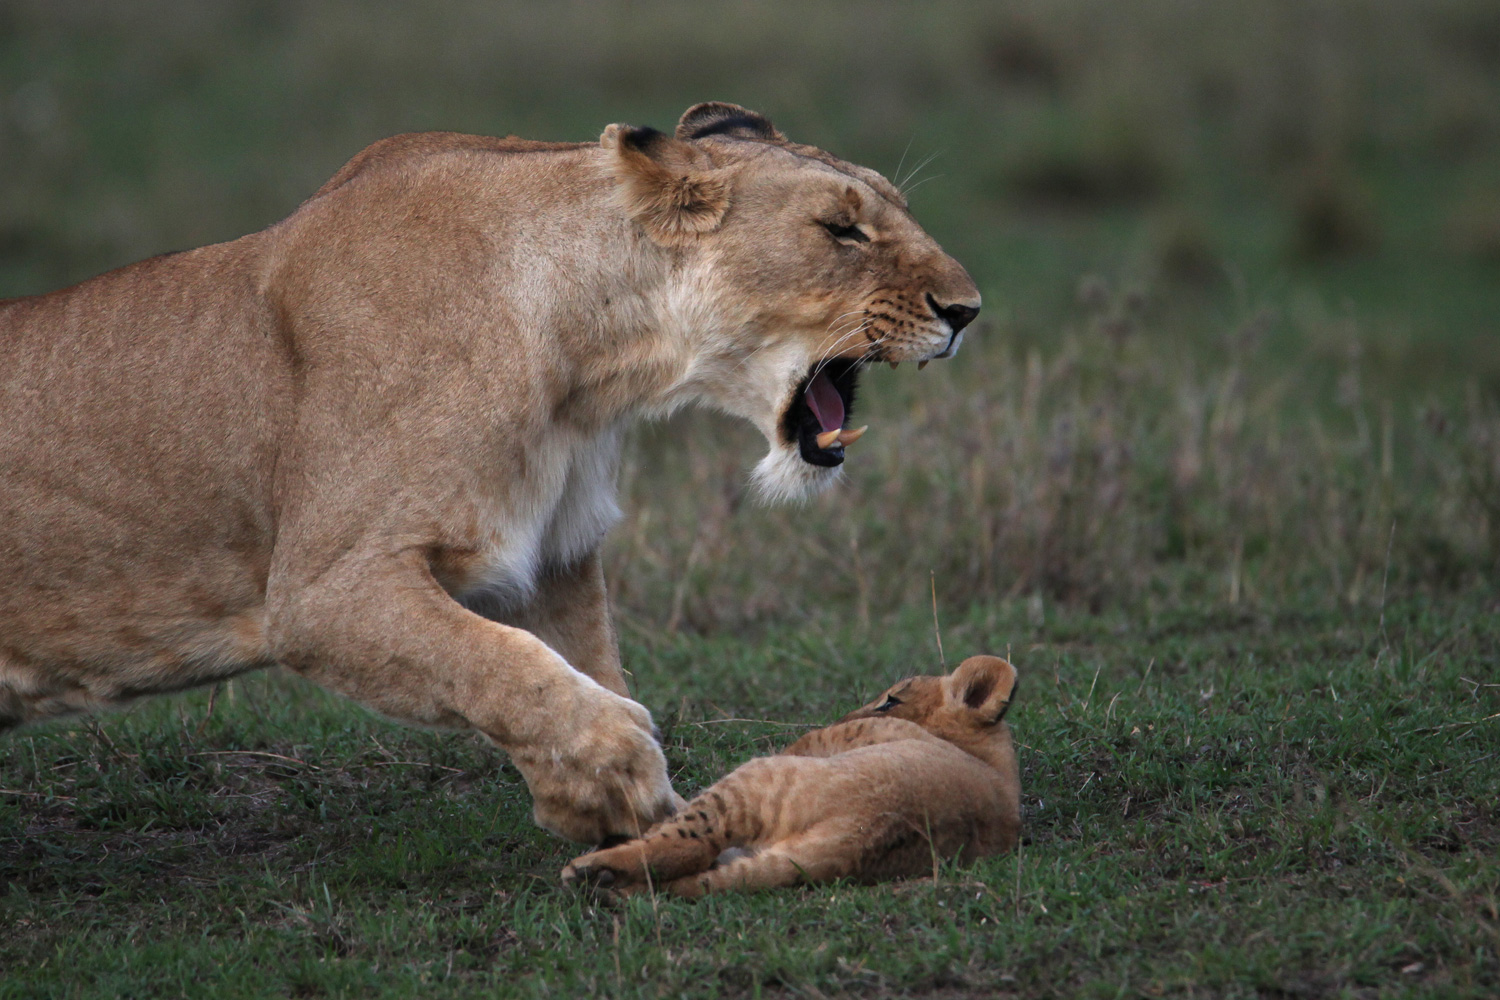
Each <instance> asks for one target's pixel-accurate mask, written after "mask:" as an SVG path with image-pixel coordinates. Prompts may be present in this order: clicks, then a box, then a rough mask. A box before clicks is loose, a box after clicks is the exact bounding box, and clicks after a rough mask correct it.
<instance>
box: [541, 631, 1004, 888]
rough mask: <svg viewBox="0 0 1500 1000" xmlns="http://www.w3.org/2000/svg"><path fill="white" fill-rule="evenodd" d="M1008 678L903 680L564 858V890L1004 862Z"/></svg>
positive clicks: (966, 674)
mask: <svg viewBox="0 0 1500 1000" xmlns="http://www.w3.org/2000/svg"><path fill="white" fill-rule="evenodd" d="M1015 678H1016V675H1015V670H1014V669H1013V668H1012V667H1011V665H1010V664H1009V663H1006V662H1005V661H1004V660H1001V659H999V658H997V657H971V658H970V659H968V660H965V661H964V663H963V664H961V665H960V666H959V668H958V669H957V670H955V671H954V672H953V673H952V674H950V675H948V676H945V677H913V678H910V679H908V680H905V681H902V682H901V683H900V684H897V685H896V686H895V687H893V688H891V689H890V690H889V691H887V692H886V693H885V694H884V695H882V696H881V697H880V698H878V699H876V700H875V701H874V702H871V703H870V704H869V705H867V706H865V707H864V708H861V709H859V710H857V711H855V712H853V713H851V714H850V715H849V716H846V717H845V718H844V719H842V720H840V721H839V722H836V723H834V724H833V725H831V726H828V727H826V728H824V729H819V730H815V731H813V732H811V733H808V734H806V735H805V736H803V737H802V738H801V739H799V740H797V741H796V742H795V743H793V744H792V745H791V746H789V747H787V748H786V749H785V750H784V751H782V752H781V753H780V754H778V755H777V756H774V757H761V758H757V759H755V760H752V761H750V762H748V763H747V764H745V765H743V766H741V767H740V768H738V769H736V770H735V771H734V772H733V773H731V774H730V775H728V776H727V777H725V778H724V779H723V780H722V781H720V782H718V783H717V784H715V785H714V786H713V787H711V788H709V789H708V790H707V791H705V792H703V793H702V794H701V795H699V796H698V797H697V798H695V799H693V800H692V801H691V802H689V803H688V806H687V808H686V809H685V810H684V811H683V812H682V813H681V814H680V815H678V816H677V817H675V818H673V819H671V820H667V821H665V822H663V823H660V824H658V825H657V826H655V827H653V828H652V829H651V830H649V831H647V832H646V834H645V835H644V836H643V837H642V838H640V839H639V840H634V841H629V842H627V843H623V844H619V845H616V846H613V847H610V848H607V849H605V850H601V851H596V852H594V853H592V854H586V855H584V856H582V857H579V858H576V859H574V861H573V862H572V863H571V864H570V865H569V866H568V867H567V868H565V869H564V871H563V878H564V880H565V881H569V882H579V881H592V882H596V883H601V884H605V885H608V886H612V887H615V888H618V889H620V890H623V891H627V892H628V891H633V890H635V889H639V888H644V887H645V886H647V885H648V884H655V885H659V886H663V887H665V888H666V889H667V890H668V891H670V892H673V893H676V894H679V895H689V896H692V895H698V894H700V893H703V892H710V891H716V890H724V889H753V888H766V887H771V886H778V885H791V884H794V883H796V882H821V881H828V880H831V879H836V878H845V877H852V878H857V879H860V880H865V881H869V880H875V879H882V878H893V877H900V876H909V875H917V874H922V873H924V872H930V871H932V869H933V866H934V865H935V863H936V862H937V860H939V859H944V858H954V859H959V860H963V861H969V860H973V859H975V858H979V857H983V856H986V855H990V854H997V853H1001V852H1004V851H1008V850H1010V849H1012V848H1013V847H1014V846H1015V843H1016V839H1017V837H1018V835H1019V832H1020V775H1019V769H1018V767H1017V764H1016V758H1015V750H1014V747H1013V745H1012V742H1011V738H1010V732H1009V728H1008V727H1007V726H1006V724H1005V723H1004V722H1003V721H1001V720H1002V718H1003V716H1004V714H1005V711H1006V709H1007V708H1008V707H1009V704H1010V700H1011V696H1012V693H1013V691H1014V688H1015Z"/></svg>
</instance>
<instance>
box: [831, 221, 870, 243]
mask: <svg viewBox="0 0 1500 1000" xmlns="http://www.w3.org/2000/svg"><path fill="white" fill-rule="evenodd" d="M823 228H824V229H826V230H828V235H830V236H832V237H833V238H834V239H836V240H838V241H839V242H840V243H868V242H870V237H868V236H866V235H865V231H864V230H863V229H861V228H859V227H858V226H846V225H843V224H842V223H838V222H825V223H823Z"/></svg>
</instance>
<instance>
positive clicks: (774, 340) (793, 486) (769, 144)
mask: <svg viewBox="0 0 1500 1000" xmlns="http://www.w3.org/2000/svg"><path fill="white" fill-rule="evenodd" d="M600 142H601V144H602V145H603V146H604V147H605V148H606V149H608V150H611V151H612V152H613V153H614V158H613V160H612V161H611V166H612V169H613V171H614V173H615V177H616V180H617V193H618V202H619V204H620V206H621V207H622V208H623V209H624V211H625V212H627V213H628V214H629V215H630V216H631V217H632V218H633V219H634V220H635V221H636V222H637V223H639V224H640V226H641V227H642V228H643V229H644V230H645V232H646V234H647V235H648V236H649V237H650V238H651V239H652V240H653V241H655V242H656V243H658V244H660V245H662V246H664V247H668V248H672V252H674V253H677V254H679V259H680V266H681V268H682V271H683V273H684V275H685V277H684V285H683V287H684V288H686V289H689V291H688V292H687V294H685V295H684V296H683V297H684V299H686V298H689V297H690V298H691V299H692V306H691V308H688V307H687V306H686V304H685V305H684V307H683V308H682V309H681V310H679V316H678V319H677V322H678V323H679V324H680V325H681V326H683V327H684V329H682V330H681V331H678V333H677V335H678V336H679V337H680V339H682V340H683V341H685V342H691V345H692V347H691V353H692V358H693V361H692V364H691V365H690V366H689V370H688V371H687V373H686V375H685V377H684V378H683V380H682V384H681V386H680V387H679V396H680V397H687V396H692V397H695V398H699V399H702V400H704V401H706V402H709V403H710V404H712V405H715V406H717V407H719V408H720V409H722V410H725V411H726V412H729V413H732V414H735V415H737V416H741V417H743V418H745V419H747V420H749V421H751V422H752V423H754V424H755V425H756V426H757V427H758V428H759V429H760V430H761V432H762V433H763V434H764V435H765V437H766V440H767V441H768V442H769V444H770V452H769V453H768V454H767V455H766V457H765V458H764V459H762V460H761V462H760V464H759V465H758V466H757V467H756V473H755V481H756V483H757V484H758V486H759V487H760V490H761V492H762V494H763V495H765V496H766V497H768V498H792V497H798V496H803V495H807V494H809V493H811V492H813V491H815V490H817V489H819V488H821V487H823V486H826V485H827V484H828V483H830V482H831V481H832V479H833V478H834V477H835V476H836V475H837V468H838V466H840V465H841V464H843V461H844V449H845V447H846V446H847V445H849V444H852V443H853V442H854V440H855V439H857V438H858V437H859V435H860V434H861V433H862V431H863V428H858V429H855V428H853V427H851V424H850V415H851V411H852V409H853V405H854V399H855V389H856V386H857V384H858V382H859V375H860V372H861V370H862V369H863V367H864V366H865V365H866V364H869V363H871V362H879V361H886V362H890V363H892V364H895V363H898V362H901V361H916V362H919V363H925V362H927V361H930V360H933V359H935V358H946V357H950V356H952V355H953V353H954V352H956V351H957V350H958V346H959V343H960V342H961V341H962V339H963V330H964V327H965V326H967V325H968V324H969V323H970V322H971V321H972V320H973V319H974V317H975V316H976V315H977V314H978V312H979V291H978V289H977V288H975V286H974V282H973V281H972V280H971V279H970V277H969V275H968V273H967V272H966V271H965V270H964V269H963V267H962V266H960V265H959V263H958V262H957V261H955V260H954V259H953V258H952V257H949V256H948V255H947V254H946V253H944V252H943V250H942V248H941V247H939V246H938V245H937V243H936V242H934V241H933V239H932V238H931V237H930V236H928V235H927V233H925V232H924V231H923V230H922V228H921V227H920V226H919V225H917V223H916V221H915V220H914V219H913V218H912V217H911V214H910V213H909V212H908V211H907V205H906V199H905V198H904V197H903V196H902V194H901V192H900V191H898V190H897V189H896V187H895V186H894V185H893V184H891V183H890V181H888V180H886V179H885V178H884V177H882V176H881V175H880V174H878V173H876V172H875V171H873V170H870V169H867V168H865V167H861V166H856V165H855V164H852V163H847V162H845V161H843V160H840V159H838V158H837V157H834V156H831V155H830V154H828V153H825V152H824V151H822V150H820V149H816V148H814V147H812V146H803V145H800V144H798V143H794V142H791V141H789V140H788V139H787V138H786V137H785V136H783V135H782V134H781V133H780V132H778V131H777V130H776V128H775V127H774V126H772V124H771V123H770V122H769V121H768V120H766V119H765V118H764V117H762V116H761V115H759V114H757V113H755V112H753V111H748V110H746V109H745V108H741V107H738V106H736V105H733V104H722V103H717V102H714V103H708V104H699V105H696V106H694V107H692V108H689V109H688V110H687V112H686V113H685V114H684V115H683V116H682V120H681V121H679V122H678V123H677V130H676V134H675V135H671V136H669V135H666V134H664V133H661V132H658V131H656V130H654V129H649V128H635V127H632V126H628V125H611V126H610V127H609V128H608V129H606V130H605V132H604V135H603V136H602V137H601V140H600Z"/></svg>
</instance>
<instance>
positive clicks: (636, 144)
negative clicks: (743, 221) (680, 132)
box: [599, 125, 729, 245]
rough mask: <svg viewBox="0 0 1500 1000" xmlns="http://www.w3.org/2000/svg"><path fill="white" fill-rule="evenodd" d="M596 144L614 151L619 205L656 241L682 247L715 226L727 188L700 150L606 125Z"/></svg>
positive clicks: (652, 133)
mask: <svg viewBox="0 0 1500 1000" xmlns="http://www.w3.org/2000/svg"><path fill="white" fill-rule="evenodd" d="M599 145H601V146H603V147H604V148H605V149H609V150H613V151H614V153H615V157H614V162H613V168H614V172H615V177H616V178H617V179H618V180H619V192H620V198H621V204H622V205H623V206H624V209H625V211H626V213H627V214H629V215H630V217H631V218H632V219H634V220H635V221H637V222H639V223H640V224H641V225H642V226H644V227H645V228H646V232H647V233H648V234H650V236H651V238H652V239H654V240H656V241H657V242H658V243H664V244H667V245H681V244H683V243H689V242H691V241H692V239H693V237H695V236H697V235H698V234H699V233H707V232H711V231H713V230H714V229H716V228H718V225H719V222H720V220H722V219H723V218H724V212H725V211H726V210H727V209H728V208H729V184H728V182H727V181H726V180H725V179H724V178H723V177H722V176H720V175H717V174H715V173H714V171H713V169H712V166H713V165H712V163H711V162H710V161H709V159H708V156H707V155H706V154H705V153H703V152H702V151H701V150H696V149H694V148H693V147H692V146H689V145H688V144H687V143H685V142H683V141H681V140H680V139H674V138H672V137H671V136H669V135H666V134H665V133H662V132H658V131H657V130H656V129H654V128H636V127H634V126H632V125H611V126H609V127H608V128H606V129H605V130H604V134H603V135H601V136H600V137H599Z"/></svg>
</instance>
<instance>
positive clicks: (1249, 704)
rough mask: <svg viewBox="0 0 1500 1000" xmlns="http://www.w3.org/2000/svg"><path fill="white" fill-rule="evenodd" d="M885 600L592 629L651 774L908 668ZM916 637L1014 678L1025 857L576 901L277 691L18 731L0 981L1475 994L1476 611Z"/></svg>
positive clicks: (520, 789)
mask: <svg viewBox="0 0 1500 1000" xmlns="http://www.w3.org/2000/svg"><path fill="white" fill-rule="evenodd" d="M921 611H922V613H916V612H913V613H910V614H907V615H903V616H899V617H898V618H897V619H895V620H893V621H891V622H889V623H888V624H886V625H884V626H881V627H879V628H876V629H874V630H873V631H870V632H865V631H859V630H853V629H849V628H848V627H847V626H843V625H840V624H838V623H836V622H833V621H823V622H820V623H817V624H816V625H809V626H807V627H804V628H801V629H797V630H793V631H790V632H785V633H780V634H772V635H767V636H765V637H763V638H762V639H761V640H759V641H757V642H756V643H754V644H748V643H743V642H727V641H723V640H715V639H711V638H688V637H675V638H673V637H662V636H658V637H655V638H650V639H642V638H639V637H638V638H636V639H635V640H633V641H627V644H626V654H627V662H628V664H629V666H630V668H631V669H632V671H633V672H634V674H635V678H636V684H637V686H638V690H639V691H640V693H641V696H642V697H643V698H644V699H645V700H646V702H647V703H648V704H650V705H651V706H652V707H653V708H654V709H655V710H656V712H657V714H658V717H659V718H660V719H661V720H662V721H663V723H664V728H665V729H666V732H667V743H668V755H669V759H670V761H671V766H672V768H673V772H674V776H675V780H676V782H677V784H678V786H679V787H680V788H683V789H684V790H689V789H692V788H696V787H701V786H702V785H704V784H706V783H708V782H710V781H712V780H714V779H715V778H716V777H717V776H719V775H721V774H722V773H724V771H725V770H727V769H728V768H730V767H732V766H734V765H736V764H737V763H739V762H741V761H743V760H745V759H747V758H748V757H750V756H753V755H755V754H758V753H763V752H766V751H768V750H769V749H771V748H773V747H775V746H777V745H780V744H783V743H785V742H787V741H789V740H790V739H791V738H792V735H793V734H794V733H795V732H797V731H799V730H798V729H796V728H789V727H786V726H782V725H778V724H777V722H783V721H786V722H802V721H807V722H821V721H824V720H827V719H828V718H830V717H831V716H833V715H835V714H837V713H839V712H841V711H842V710H844V709H847V708H848V707H850V706H851V705H853V704H855V703H857V702H858V701H859V700H860V699H861V698H862V697H864V696H866V695H869V694H871V693H872V692H873V691H875V690H876V689H878V688H879V687H880V686H881V685H883V684H884V683H886V682H887V681H888V680H890V679H892V678H894V677H896V676H899V675H901V674H904V673H907V672H911V671H931V670H935V669H937V667H938V664H937V662H936V659H937V657H936V651H935V645H934V642H933V637H932V632H931V622H930V618H926V617H924V615H925V614H926V613H927V612H926V609H921ZM627 634H636V635H637V636H639V633H632V632H631V631H630V630H627ZM943 640H944V647H945V650H946V652H947V655H948V657H949V659H950V661H951V660H953V659H956V658H958V657H959V656H962V655H964V654H966V653H968V652H972V651H976V650H984V649H987V650H1000V651H1004V650H1006V649H1007V648H1009V650H1010V652H1011V655H1012V656H1013V657H1014V659H1015V661H1016V662H1017V663H1018V664H1019V665H1020V669H1021V670H1022V676H1023V680H1022V685H1023V686H1022V688H1021V698H1020V701H1019V702H1018V704H1017V707H1016V708H1015V710H1014V713H1013V716H1012V723H1013V726H1014V729H1015V732H1016V734H1017V738H1018V740H1019V741H1020V743H1021V744H1022V747H1023V749H1022V751H1021V755H1022V756H1021V760H1022V770H1023V785H1024V802H1025V844H1024V846H1023V848H1022V850H1021V852H1020V853H1019V854H1018V855H1016V856H1013V857H1003V858H994V859H990V860H987V861H984V862H981V863H980V864H977V865H975V866H973V867H972V868H968V869H957V868H945V869H943V870H942V871H941V872H940V874H939V877H938V878H937V879H936V880H935V881H934V880H931V879H924V880H918V881H913V882H908V883H898V884H892V885H886V886H878V887H856V886H849V885H835V886H830V887H825V888H815V889H799V890H790V891H784V892H777V893H767V894H761V895H756V896H748V897H744V896H741V897H732V898H720V899H711V900H708V901H705V902H700V903H696V904H694V903H686V902H682V901H674V900H668V899H636V900H631V901H628V902H627V903H624V904H618V905H616V904H607V903H601V902H597V901H594V900H591V899H589V898H587V897H584V896H582V895H578V894H575V893H573V892H571V891H566V890H564V889H563V888H562V887H561V886H560V885H559V884H558V881H557V878H556V874H557V871H558V870H559V869H560V868H561V866H562V865H563V863H564V862H566V860H567V859H568V858H569V856H570V855H571V851H570V850H569V848H568V847H567V846H566V845H564V844H561V843H560V842H558V841H556V840H553V839H551V838H549V837H548V836H546V835H544V834H542V833H540V832H538V831H537V830H536V829H534V828H533V827H532V826H531V825H530V823H529V820H528V816H527V802H526V797H525V794H524V786H523V785H522V783H521V781H520V779H519V777H518V775H517V774H516V773H515V771H514V770H513V769H512V768H511V767H509V766H508V765H507V764H505V763H504V762H503V758H502V756H501V755H500V754H499V753H497V752H496V751H494V750H491V749H489V748H487V747H486V746H484V745H482V744H480V743H479V742H478V741H477V740H476V739H474V738H472V737H470V736H467V735H462V734H443V733H427V732H418V731H413V730H410V729H405V728H400V727H397V726H394V725H392V724H388V723H385V722H383V721H381V720H378V719H375V718H373V717H371V716H370V715H368V714H366V713H364V712H363V711H361V710H359V709H357V708H354V707H352V706H350V705H348V704H347V703H343V702H340V701H338V700H336V699H334V698H332V697H330V696H328V695H325V694H323V693H322V692H321V691H319V690H318V689H315V688H311V687H309V686H307V685H306V684H304V683H301V682H299V681H297V680H296V679H294V678H288V677H284V676H261V677H254V678H247V679H242V680H239V681H235V682H234V683H233V686H232V688H231V689H230V690H221V691H220V692H219V693H218V695H217V697H216V698H215V699H214V702H213V705H212V709H211V710H210V706H209V700H208V698H209V696H208V695H207V694H206V693H201V692H200V693H195V694H192V695H189V696H185V697H181V698H177V699H173V700H170V701H157V702H152V703H148V704H145V705H142V706H141V707H140V708H138V709H137V710H135V711H133V712H130V713H128V714H126V715H124V716H114V717H108V718H105V719H103V720H100V721H98V722H77V723H74V724H72V725H59V726H54V727H50V728H47V729H43V730H33V731H29V732H26V733H24V734H22V735H20V736H17V737H13V738H11V739H10V740H8V741H7V742H6V743H5V744H4V745H3V747H0V787H3V788H5V789H6V790H7V791H6V792H5V794H4V795H3V796H0V882H3V883H5V884H7V885H8V891H7V892H6V893H5V895H4V896H3V897H0V921H3V924H4V926H5V927H6V928H7V933H6V934H5V935H4V936H3V937H0V969H4V970H5V975H4V977H3V979H0V996H4V997H75V996H76V997H85V996H121V997H127V996H131V997H162V996H215V997H225V998H228V997H241V996H243V997H252V996H349V997H378V996H392V997H398V996H410V995H413V994H414V993H417V992H420V993H421V994H422V995H424V996H435V997H441V996H473V995H486V994H490V993H499V994H500V995H507V996H511V995H513V996H581V995H587V994H594V995H601V994H605V995H611V996H622V997H629V996H689V997H700V996H701V997H712V996H754V995H757V993H760V994H761V995H772V996H774V995H795V996H822V995H829V996H837V995H848V996H910V995H915V996H925V995H932V996H945V997H958V996H990V995H997V994H1014V995H1018V996H1037V997H1041V996H1053V995H1057V994H1059V993H1066V994H1074V995H1082V996H1118V995H1148V996H1149V995H1163V996H1386V995H1403V994H1405V993H1407V992H1410V993H1422V994H1427V995H1449V996H1482V995H1492V994H1493V993H1494V991H1495V990H1496V989H1500V959H1497V954H1500V914H1497V913H1496V905H1497V899H1500V860H1497V858H1500V811H1497V806H1496V803H1497V802H1500V720H1497V719H1494V718H1488V719H1487V717H1491V716H1493V715H1494V714H1495V713H1496V712H1500V686H1496V684H1495V682H1494V681H1495V673H1494V669H1493V665H1494V663H1495V662H1496V659H1497V657H1500V609H1497V606H1496V605H1495V603H1494V598H1493V595H1472V596H1471V597H1470V598H1466V599H1463V600H1459V601H1456V602H1455V603H1453V604H1452V605H1451V606H1449V607H1448V608H1447V609H1446V610H1443V611H1438V610H1435V609H1434V608H1432V607H1430V606H1429V605H1428V604H1427V603H1426V602H1422V601H1404V602H1400V603H1398V604H1395V605H1391V606H1387V607H1386V608H1385V609H1384V614H1383V615H1382V614H1381V613H1380V612H1379V611H1368V612H1362V613H1358V614H1347V613H1337V612H1329V611H1318V610H1303V611H1297V612H1290V611H1289V612H1283V613H1279V614H1274V613H1249V612H1237V611H1230V610H1226V609H1222V608H1220V609H1218V610H1208V609H1198V610H1177V611H1174V612H1171V613H1163V614H1160V615H1156V616H1151V617H1147V618H1130V617H1125V616H1118V615H1103V616H1093V615H1075V614H1068V613H1064V614H1060V615H1057V616H1054V617H1052V618H1051V620H1049V621H1048V622H1047V623H1046V624H1043V625H1036V624H1033V623H1032V620H1031V619H1030V618H1029V617H1028V613H1027V609H1026V608H1025V607H1024V605H1019V604H1018V605H1000V606H992V607H990V608H987V609H984V610H982V611H981V610H975V611H974V612H972V613H970V614H968V615H967V616H963V617H961V618H959V619H957V620H953V621H950V622H947V623H946V624H945V626H944V629H943ZM231 691H232V694H231ZM762 717H765V718H769V719H771V720H776V721H774V722H746V721H729V720H743V719H759V718H762ZM1486 719H1487V721H1481V720H1486ZM18 791H19V792H21V793H22V794H19V795H18V794H16V792H18Z"/></svg>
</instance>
